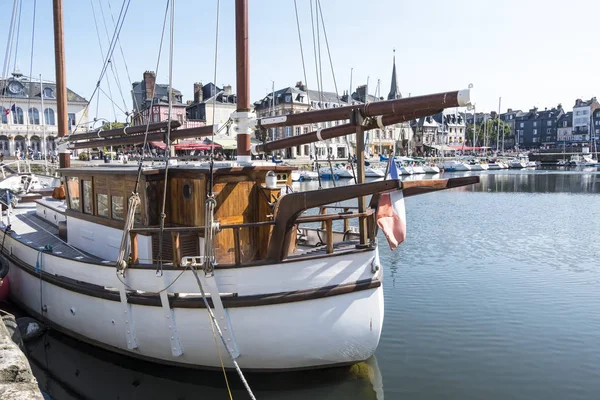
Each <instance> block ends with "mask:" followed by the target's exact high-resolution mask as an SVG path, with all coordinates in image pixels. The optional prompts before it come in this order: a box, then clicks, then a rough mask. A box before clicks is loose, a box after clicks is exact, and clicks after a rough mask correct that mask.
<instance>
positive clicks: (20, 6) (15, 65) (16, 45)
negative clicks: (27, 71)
mask: <svg viewBox="0 0 600 400" xmlns="http://www.w3.org/2000/svg"><path fill="white" fill-rule="evenodd" d="M22 13H23V0H19V12H18V14H19V22H18V23H17V42H16V43H15V63H14V66H13V71H15V72H16V71H17V61H18V57H17V56H18V54H19V36H20V34H21V14H22Z"/></svg>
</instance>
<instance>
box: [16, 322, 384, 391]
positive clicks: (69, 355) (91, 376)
mask: <svg viewBox="0 0 600 400" xmlns="http://www.w3.org/2000/svg"><path fill="white" fill-rule="evenodd" d="M27 350H28V355H29V359H30V363H31V367H32V369H33V372H34V374H35V376H36V377H37V379H38V382H39V384H40V388H41V389H42V390H43V391H44V392H46V393H47V394H49V395H50V396H51V397H52V399H55V400H71V399H73V400H74V399H102V400H104V399H161V400H169V399H174V400H175V399H176V400H185V399H199V398H202V399H218V398H221V399H225V398H228V394H227V389H226V386H225V384H224V379H223V374H222V372H219V371H203V370H192V369H183V368H174V367H165V366H160V365H157V364H152V363H147V362H141V361H138V360H134V359H131V358H128V357H123V356H120V355H117V354H113V353H110V352H107V351H104V350H101V349H98V348H96V347H93V346H89V345H86V344H84V343H81V342H78V341H76V340H74V339H71V338H69V337H67V336H64V335H61V334H60V333H58V332H50V333H46V334H45V335H44V337H42V338H40V339H39V340H37V341H34V342H30V343H28V344H27ZM246 378H247V379H248V382H249V383H250V386H251V387H252V389H253V391H254V394H255V395H256V396H257V398H259V399H281V398H286V399H324V398H327V399H348V398H352V399H365V400H366V399H373V400H383V398H384V397H383V381H382V377H381V372H380V370H379V366H378V365H377V360H376V359H375V357H372V358H371V359H369V360H368V361H366V362H363V363H360V364H357V365H354V366H351V367H344V368H330V369H326V370H318V371H301V372H287V373H278V374H246ZM228 379H229V384H230V385H231V387H232V394H233V398H235V399H246V398H248V396H247V394H246V392H245V391H244V389H243V387H242V385H241V383H239V378H238V377H237V375H236V374H235V373H229V374H228Z"/></svg>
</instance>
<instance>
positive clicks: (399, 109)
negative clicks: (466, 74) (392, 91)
mask: <svg viewBox="0 0 600 400" xmlns="http://www.w3.org/2000/svg"><path fill="white" fill-rule="evenodd" d="M468 105H471V89H464V90H458V91H454V92H444V93H436V94H429V95H424V96H415V97H406V98H403V99H396V100H386V101H376V102H373V103H366V104H356V105H351V106H346V107H337V108H328V109H326V110H315V111H307V112H303V113H300V114H290V115H286V116H277V117H266V118H262V119H259V120H258V124H259V125H260V126H262V127H263V128H276V127H279V126H293V125H304V124H312V123H318V122H325V121H336V120H342V119H347V118H348V116H349V115H351V114H352V112H353V111H355V110H358V111H359V112H360V113H361V114H362V116H363V117H375V116H378V115H385V114H396V115H399V114H409V113H414V112H417V111H420V110H439V109H444V108H449V107H464V106H468Z"/></svg>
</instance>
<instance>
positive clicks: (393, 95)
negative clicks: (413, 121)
mask: <svg viewBox="0 0 600 400" xmlns="http://www.w3.org/2000/svg"><path fill="white" fill-rule="evenodd" d="M401 98H402V93H400V90H398V83H397V81H396V49H394V67H393V69H392V86H391V87H390V94H388V100H394V99H401Z"/></svg>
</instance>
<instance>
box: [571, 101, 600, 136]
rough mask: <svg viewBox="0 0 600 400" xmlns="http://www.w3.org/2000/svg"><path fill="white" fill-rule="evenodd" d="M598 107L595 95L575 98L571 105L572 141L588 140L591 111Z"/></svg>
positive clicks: (599, 104) (599, 106) (599, 105)
mask: <svg viewBox="0 0 600 400" xmlns="http://www.w3.org/2000/svg"><path fill="white" fill-rule="evenodd" d="M599 108H600V103H598V101H597V100H596V98H595V97H592V98H591V99H590V100H587V101H583V100H581V99H577V100H575V105H574V106H573V141H576V142H587V141H588V140H590V136H589V134H590V131H591V126H590V124H591V117H592V113H593V112H594V111H595V110H597V109H599Z"/></svg>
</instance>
